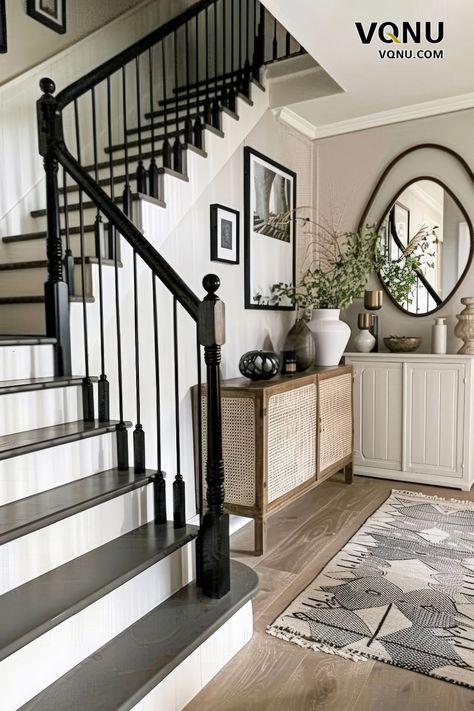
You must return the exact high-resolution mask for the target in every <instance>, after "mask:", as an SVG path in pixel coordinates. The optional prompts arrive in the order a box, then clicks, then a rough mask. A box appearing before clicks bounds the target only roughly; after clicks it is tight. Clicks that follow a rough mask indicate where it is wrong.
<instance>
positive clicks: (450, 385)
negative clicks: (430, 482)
mask: <svg viewBox="0 0 474 711" xmlns="http://www.w3.org/2000/svg"><path fill="white" fill-rule="evenodd" d="M405 367H406V375H405V396H404V397H405V418H404V419H405V433H404V437H405V457H404V459H405V461H404V466H403V468H404V470H405V471H412V472H420V473H426V474H439V475H445V476H446V475H448V476H453V477H461V476H462V465H463V461H462V456H463V439H464V438H463V429H464V376H465V373H464V365H463V364H461V363H454V364H452V363H447V364H446V365H443V364H441V363H434V364H433V365H427V364H426V363H423V364H422V363H420V364H418V363H407V364H406V366H405Z"/></svg>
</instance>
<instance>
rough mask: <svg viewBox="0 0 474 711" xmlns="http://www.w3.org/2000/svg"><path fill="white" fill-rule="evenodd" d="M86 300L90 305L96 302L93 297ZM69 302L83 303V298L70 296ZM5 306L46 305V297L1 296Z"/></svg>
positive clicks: (0, 303) (2, 304) (0, 298)
mask: <svg viewBox="0 0 474 711" xmlns="http://www.w3.org/2000/svg"><path fill="white" fill-rule="evenodd" d="M85 300H86V303H88V304H93V303H94V301H95V299H94V297H93V296H86V299H85ZM69 301H71V302H73V303H77V302H81V303H82V296H69ZM5 304H44V296H39V295H38V296H34V295H33V296H0V306H4V305H5Z"/></svg>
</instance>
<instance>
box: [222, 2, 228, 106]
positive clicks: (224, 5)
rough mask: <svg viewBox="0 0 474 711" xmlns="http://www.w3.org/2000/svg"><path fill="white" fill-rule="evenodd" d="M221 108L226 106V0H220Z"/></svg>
mask: <svg viewBox="0 0 474 711" xmlns="http://www.w3.org/2000/svg"><path fill="white" fill-rule="evenodd" d="M221 103H222V106H227V0H222V92H221Z"/></svg>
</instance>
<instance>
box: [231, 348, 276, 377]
mask: <svg viewBox="0 0 474 711" xmlns="http://www.w3.org/2000/svg"><path fill="white" fill-rule="evenodd" d="M279 368H280V359H279V358H278V356H277V354H276V353H273V351H248V352H247V353H244V354H243V356H242V357H241V358H240V361H239V370H240V372H241V373H242V375H245V377H246V378H250V380H270V378H273V377H274V376H275V375H276V374H277V373H278V370H279Z"/></svg>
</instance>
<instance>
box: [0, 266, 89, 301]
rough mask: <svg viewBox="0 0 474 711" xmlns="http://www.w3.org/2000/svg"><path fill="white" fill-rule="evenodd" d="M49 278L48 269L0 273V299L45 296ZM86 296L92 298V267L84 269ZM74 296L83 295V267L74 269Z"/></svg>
mask: <svg viewBox="0 0 474 711" xmlns="http://www.w3.org/2000/svg"><path fill="white" fill-rule="evenodd" d="M47 278H48V271H47V269H46V267H39V268H35V269H5V270H3V271H1V272H0V297H4V296H43V294H44V283H45V281H46V280H47ZM84 281H85V287H86V296H92V283H91V265H90V264H86V265H85V269H84ZM74 294H75V295H76V296H80V295H81V294H82V280H81V267H80V265H76V266H75V268H74Z"/></svg>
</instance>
